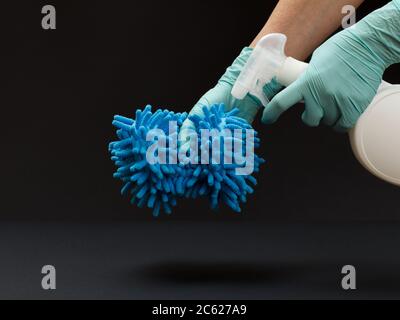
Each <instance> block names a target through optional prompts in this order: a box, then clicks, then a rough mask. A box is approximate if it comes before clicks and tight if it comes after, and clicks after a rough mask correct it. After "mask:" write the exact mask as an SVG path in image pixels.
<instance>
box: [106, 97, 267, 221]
mask: <svg viewBox="0 0 400 320" xmlns="http://www.w3.org/2000/svg"><path fill="white" fill-rule="evenodd" d="M203 111H204V114H205V117H204V118H199V117H198V116H193V117H191V116H190V117H189V118H190V119H191V120H192V121H193V122H194V124H195V126H196V130H197V132H196V133H197V137H198V150H199V152H198V153H199V155H197V163H199V164H193V163H188V164H183V163H176V164H174V163H170V162H168V163H166V164H160V163H155V164H150V163H149V162H148V160H147V159H146V152H147V150H148V148H149V147H150V146H151V145H152V144H153V143H154V142H153V141H146V136H147V134H148V132H149V131H150V130H152V129H160V130H162V132H163V133H164V134H165V139H166V144H165V145H166V150H165V152H166V155H167V158H168V156H169V154H170V153H171V150H172V149H171V148H168V147H169V146H172V145H173V143H174V141H176V140H177V137H178V133H179V132H178V130H179V128H180V127H181V126H182V123H183V121H184V120H185V119H186V118H187V117H188V115H187V114H186V113H174V112H171V111H168V110H157V111H156V112H154V113H153V112H152V111H151V106H146V108H145V109H144V110H143V111H142V110H137V111H136V119H135V120H133V119H130V118H126V117H123V116H118V115H117V116H115V117H114V121H113V125H114V126H115V127H117V136H118V138H119V140H118V141H115V142H111V143H110V145H109V151H110V153H111V159H112V160H113V161H114V162H115V165H116V166H117V167H118V169H117V171H116V172H115V173H114V177H115V178H118V179H121V180H122V181H123V182H124V186H123V188H122V190H121V193H122V194H123V195H125V194H127V195H129V196H130V197H131V203H136V204H137V205H138V206H139V207H140V208H141V207H143V206H145V205H146V206H147V207H149V208H152V209H153V215H154V216H158V215H159V213H160V210H161V208H162V209H163V210H164V211H165V213H167V214H170V213H171V211H172V210H171V207H173V206H175V205H176V203H177V198H178V197H187V198H189V197H190V198H193V199H194V198H197V197H200V196H208V197H209V199H210V203H211V207H212V208H213V209H216V208H218V204H219V202H220V201H223V202H225V203H226V204H227V205H228V206H229V207H230V208H232V209H233V210H234V211H237V212H240V203H244V202H246V199H247V195H248V194H250V193H252V192H253V188H252V187H251V185H256V183H257V181H256V179H255V178H254V176H252V175H238V174H237V169H240V168H243V167H244V164H238V163H236V162H235V161H226V159H229V158H230V159H232V158H233V159H236V157H237V156H244V155H245V152H246V147H248V146H249V145H248V144H249V143H253V144H254V145H253V146H252V147H254V148H257V147H258V146H259V142H260V140H259V138H257V137H256V135H257V133H256V132H255V131H252V132H253V133H254V135H255V137H254V139H252V140H251V141H249V139H246V129H252V127H251V126H250V125H249V124H248V123H247V122H246V121H245V120H243V119H241V118H239V117H237V116H236V114H237V113H238V110H237V109H234V110H232V111H230V112H227V113H225V112H224V105H223V104H221V105H214V106H212V107H211V108H210V109H207V108H204V109H203ZM171 121H174V122H175V123H176V126H177V128H176V130H172V131H171V128H170V125H169V124H170V122H171ZM202 129H208V130H211V129H216V130H217V131H218V132H219V133H220V136H219V139H220V152H219V159H220V161H219V162H218V161H216V162H214V161H213V159H214V158H213V157H214V156H215V155H213V152H212V149H211V147H212V141H213V140H212V139H211V137H210V138H209V140H208V141H201V132H202V131H201V130H202ZM225 129H228V130H225ZM233 130H235V132H239V133H240V135H237V134H235V135H232V134H230V133H232V132H233ZM224 142H227V145H228V146H230V145H234V143H236V146H237V145H240V146H241V148H239V150H236V149H235V148H230V149H229V148H228V152H229V153H232V154H231V155H230V156H231V157H226V156H227V155H226V154H224V151H225V149H224V148H223V146H224ZM205 149H206V150H208V153H204V154H209V155H210V156H209V158H208V159H207V160H208V161H206V162H204V157H203V158H201V156H200V155H203V153H202V151H205ZM250 149H251V148H250ZM251 150H253V149H251ZM247 156H249V154H247ZM250 156H252V157H253V163H254V170H253V172H258V171H259V166H260V164H262V163H264V160H263V159H261V158H260V157H258V156H257V155H255V154H254V153H252V154H250ZM204 163H206V164H204Z"/></svg>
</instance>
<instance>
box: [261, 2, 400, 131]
mask: <svg viewBox="0 0 400 320" xmlns="http://www.w3.org/2000/svg"><path fill="white" fill-rule="evenodd" d="M399 61H400V0H394V1H392V2H390V3H389V4H387V5H386V6H384V7H382V8H381V9H379V10H376V11H374V12H372V13H371V14H370V15H368V16H367V17H366V18H364V19H363V20H361V21H360V22H358V23H357V24H355V25H354V26H353V27H350V28H348V29H346V30H343V31H342V32H340V33H338V34H336V35H334V36H333V37H332V38H330V39H329V40H327V41H326V42H325V43H324V44H323V45H322V46H321V47H319V48H318V49H317V50H316V51H315V52H314V55H313V57H312V59H311V62H310V65H309V67H308V68H307V70H306V71H305V72H304V74H303V75H302V76H301V77H300V78H299V79H298V80H297V81H295V82H294V83H293V84H292V85H290V86H289V87H288V88H286V89H285V90H283V91H282V92H280V93H279V94H277V95H276V96H275V98H274V99H272V101H271V102H270V104H269V105H268V106H267V107H266V108H265V110H264V114H263V119H262V120H263V122H264V123H267V124H268V123H273V122H275V121H276V120H277V119H278V118H279V116H280V115H281V114H282V113H283V112H284V111H286V110H287V109H289V108H290V107H292V106H293V105H295V104H296V103H298V102H300V101H302V100H304V103H305V111H304V113H303V116H302V119H303V121H304V122H305V123H306V124H307V125H309V126H318V125H319V123H320V122H321V120H322V121H323V123H325V124H327V125H329V126H333V127H334V128H335V129H336V130H339V131H345V130H347V129H349V128H352V127H353V126H354V125H355V123H356V121H357V120H358V118H359V117H360V115H361V114H362V113H363V112H364V110H365V109H366V108H367V107H368V105H369V104H370V103H371V102H372V100H373V98H374V97H375V95H376V93H377V90H378V88H379V86H380V84H381V82H382V76H383V73H384V71H385V69H386V68H388V67H389V66H390V65H391V64H394V63H397V62H399Z"/></svg>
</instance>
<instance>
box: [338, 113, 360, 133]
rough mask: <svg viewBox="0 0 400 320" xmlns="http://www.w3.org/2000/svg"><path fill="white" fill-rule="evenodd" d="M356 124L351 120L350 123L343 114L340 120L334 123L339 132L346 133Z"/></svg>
mask: <svg viewBox="0 0 400 320" xmlns="http://www.w3.org/2000/svg"><path fill="white" fill-rule="evenodd" d="M354 125H355V121H354V123H353V122H351V123H349V122H348V121H347V120H345V118H344V117H343V116H342V117H340V119H339V121H338V122H337V123H336V124H335V125H334V127H333V130H334V131H336V132H339V133H345V132H347V131H349V130H350V129H351V128H353V127H354Z"/></svg>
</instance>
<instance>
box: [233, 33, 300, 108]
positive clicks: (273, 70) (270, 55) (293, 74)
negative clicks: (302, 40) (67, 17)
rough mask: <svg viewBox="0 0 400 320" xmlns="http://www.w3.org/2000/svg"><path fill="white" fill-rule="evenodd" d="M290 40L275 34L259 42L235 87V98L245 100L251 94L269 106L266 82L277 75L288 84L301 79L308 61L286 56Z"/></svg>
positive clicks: (278, 79) (281, 81) (282, 35)
mask: <svg viewBox="0 0 400 320" xmlns="http://www.w3.org/2000/svg"><path fill="white" fill-rule="evenodd" d="M286 41H287V37H286V36H285V35H284V34H281V33H271V34H269V35H267V36H265V37H263V38H262V39H261V40H260V41H259V42H258V43H257V45H256V47H255V48H254V50H253V52H252V54H251V55H250V57H249V60H248V61H247V63H246V64H245V66H244V68H243V70H242V72H241V73H240V75H239V77H238V79H237V80H236V82H235V84H234V86H233V89H232V96H233V97H234V98H236V99H239V100H242V99H243V98H244V97H245V96H246V95H247V94H249V93H250V94H251V95H253V96H255V97H257V98H258V99H259V100H260V101H261V103H262V104H263V106H267V104H268V102H269V100H268V97H267V96H266V95H265V94H264V91H263V87H264V86H265V85H266V84H268V83H270V82H271V81H272V79H273V78H274V77H276V79H277V81H278V82H279V83H280V84H282V85H286V86H287V85H289V84H290V83H292V82H293V81H294V80H296V79H297V77H298V76H299V75H300V74H301V73H302V72H303V71H304V70H305V68H306V67H307V64H306V63H304V62H301V61H298V60H295V59H293V58H290V57H287V56H286V55H285V45H286Z"/></svg>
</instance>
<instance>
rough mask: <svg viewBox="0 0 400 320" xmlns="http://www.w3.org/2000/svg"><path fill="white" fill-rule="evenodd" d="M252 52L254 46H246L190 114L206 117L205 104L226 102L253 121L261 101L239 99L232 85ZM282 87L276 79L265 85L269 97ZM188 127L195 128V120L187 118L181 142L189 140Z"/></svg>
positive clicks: (226, 108) (228, 108) (228, 107)
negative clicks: (233, 91)
mask: <svg viewBox="0 0 400 320" xmlns="http://www.w3.org/2000/svg"><path fill="white" fill-rule="evenodd" d="M252 52H253V49H252V48H244V49H243V50H242V52H241V53H240V55H239V57H238V58H236V60H235V61H234V62H233V64H232V66H230V67H229V68H228V69H227V70H226V72H225V74H224V75H223V76H222V77H221V79H220V80H219V81H218V83H217V85H216V86H215V87H214V88H212V89H211V90H209V91H208V92H207V93H206V94H205V95H204V96H203V97H201V99H200V100H199V101H198V102H197V103H196V105H195V106H194V107H193V109H192V110H191V111H190V115H198V116H200V117H204V113H203V110H202V109H203V107H204V106H207V107H211V106H212V105H213V104H221V103H223V104H225V111H230V110H232V109H233V108H234V107H236V108H238V109H239V111H240V112H239V114H238V116H239V117H242V118H243V119H246V120H247V121H248V122H249V123H252V122H253V120H254V118H255V116H256V114H257V111H258V110H259V109H260V107H261V103H260V101H259V100H258V99H257V98H256V97H253V96H251V95H247V96H246V97H245V98H244V99H243V100H240V101H239V100H236V99H235V98H234V97H233V96H232V95H231V91H232V87H233V85H234V84H235V82H236V79H237V78H238V77H239V74H240V72H241V71H242V69H243V67H244V65H245V64H246V62H247V60H248V58H249V57H250V55H251V53H252ZM280 89H281V86H280V85H279V84H278V83H277V82H276V81H272V82H271V83H270V84H268V85H266V86H264V93H265V95H266V96H267V97H268V98H272V97H273V96H274V95H275V94H276V93H277V92H279V90H280ZM187 129H192V130H194V129H195V128H194V124H193V122H192V121H191V120H189V119H187V120H186V121H185V122H184V123H183V125H182V127H181V130H180V134H179V140H180V141H181V142H185V141H186V140H187Z"/></svg>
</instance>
